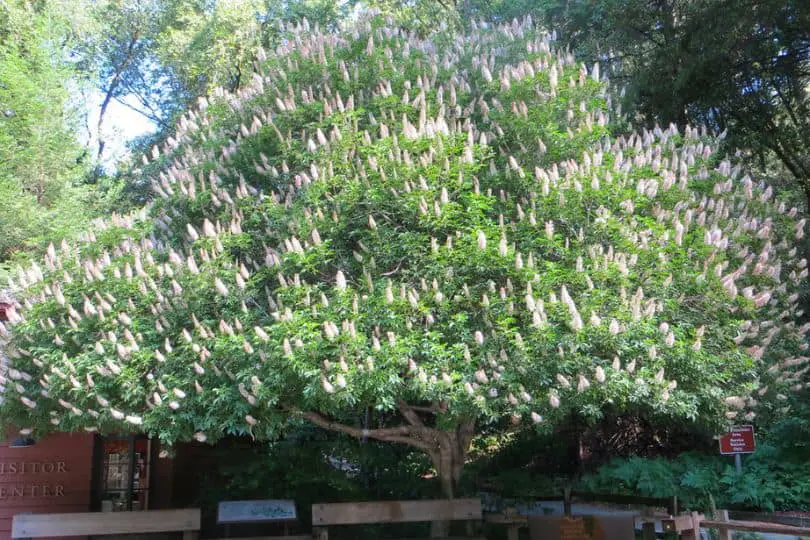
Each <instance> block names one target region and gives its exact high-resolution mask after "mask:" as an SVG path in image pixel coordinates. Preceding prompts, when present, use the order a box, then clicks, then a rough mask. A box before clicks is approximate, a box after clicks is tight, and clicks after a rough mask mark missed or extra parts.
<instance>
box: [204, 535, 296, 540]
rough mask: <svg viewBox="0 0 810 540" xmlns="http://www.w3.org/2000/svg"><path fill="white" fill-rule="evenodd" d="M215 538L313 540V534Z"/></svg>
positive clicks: (230, 539)
mask: <svg viewBox="0 0 810 540" xmlns="http://www.w3.org/2000/svg"><path fill="white" fill-rule="evenodd" d="M214 540H312V535H311V534H292V535H286V536H248V537H242V536H240V537H239V538H238V539H233V538H216V539H214Z"/></svg>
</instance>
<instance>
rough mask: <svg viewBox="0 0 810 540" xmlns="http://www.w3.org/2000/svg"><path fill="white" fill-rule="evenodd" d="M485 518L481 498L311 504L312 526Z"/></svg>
mask: <svg viewBox="0 0 810 540" xmlns="http://www.w3.org/2000/svg"><path fill="white" fill-rule="evenodd" d="M467 519H474V520H480V519H482V512H481V500H480V499H453V500H437V501H377V502H355V503H332V504H313V505H312V525H313V526H324V525H359V524H363V523H406V522H415V521H455V520H467Z"/></svg>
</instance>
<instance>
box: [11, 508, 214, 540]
mask: <svg viewBox="0 0 810 540" xmlns="http://www.w3.org/2000/svg"><path fill="white" fill-rule="evenodd" d="M199 530H200V510H199V509H198V508H194V509H185V510H146V511H142V512H86V513H76V514H18V515H16V516H14V520H13V521H12V525H11V537H12V538H52V537H65V536H100V535H109V534H138V533H160V532H182V533H183V540H193V539H196V538H197V537H198V534H199Z"/></svg>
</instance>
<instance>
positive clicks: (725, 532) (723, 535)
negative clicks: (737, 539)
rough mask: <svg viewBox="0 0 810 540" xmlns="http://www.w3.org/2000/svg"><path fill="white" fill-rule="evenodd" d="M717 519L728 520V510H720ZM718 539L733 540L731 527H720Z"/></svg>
mask: <svg viewBox="0 0 810 540" xmlns="http://www.w3.org/2000/svg"><path fill="white" fill-rule="evenodd" d="M717 519H718V520H719V521H728V510H718V511H717ZM717 532H718V535H717V539H718V540H731V529H718V531H717Z"/></svg>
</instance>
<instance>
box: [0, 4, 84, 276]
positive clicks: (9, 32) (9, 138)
mask: <svg viewBox="0 0 810 540" xmlns="http://www.w3.org/2000/svg"><path fill="white" fill-rule="evenodd" d="M70 43H71V38H70V30H69V27H68V20H67V19H66V18H65V17H63V16H62V15H61V14H60V12H59V10H57V9H55V8H54V7H53V6H50V5H45V6H35V5H34V4H30V3H28V2H4V3H3V4H2V5H0V104H1V105H0V107H1V108H2V110H1V111H0V265H2V263H3V262H4V261H5V260H6V259H8V257H10V256H11V255H12V254H14V253H16V252H18V251H20V250H21V249H22V248H23V247H24V246H25V245H26V244H27V243H29V242H30V241H32V239H35V238H40V237H43V236H45V237H47V236H48V235H49V234H60V233H61V234H64V233H66V232H68V231H71V230H75V229H77V228H79V227H86V225H87V219H86V217H87V215H88V214H89V211H88V206H89V205H90V202H91V199H90V195H91V191H90V189H89V188H88V187H87V186H85V185H83V184H84V175H85V173H86V171H87V169H88V164H89V160H88V159H86V156H85V154H86V153H85V150H84V148H83V146H82V145H81V143H80V142H79V140H78V138H77V135H76V133H77V123H78V120H79V110H78V109H77V107H76V106H75V103H74V102H73V100H72V99H71V90H72V88H73V87H72V80H73V79H72V75H73V68H72V66H71V65H70V63H69V61H68V54H67V53H68V51H69V46H70ZM0 273H2V272H1V271H0Z"/></svg>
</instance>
